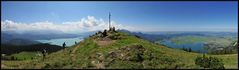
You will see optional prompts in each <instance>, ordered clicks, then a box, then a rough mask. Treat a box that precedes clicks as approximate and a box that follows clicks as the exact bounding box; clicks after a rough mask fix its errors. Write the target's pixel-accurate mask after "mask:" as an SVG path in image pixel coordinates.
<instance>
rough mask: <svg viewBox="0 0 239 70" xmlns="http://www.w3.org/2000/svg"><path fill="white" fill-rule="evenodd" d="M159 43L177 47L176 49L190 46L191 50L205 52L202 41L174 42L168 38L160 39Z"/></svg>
mask: <svg viewBox="0 0 239 70" xmlns="http://www.w3.org/2000/svg"><path fill="white" fill-rule="evenodd" d="M160 43H161V44H163V45H166V46H168V47H171V48H177V49H182V48H187V49H188V48H191V49H192V51H195V52H200V53H207V50H205V49H204V43H202V42H197V43H192V44H176V43H174V42H172V41H170V40H164V41H161V42H160Z"/></svg>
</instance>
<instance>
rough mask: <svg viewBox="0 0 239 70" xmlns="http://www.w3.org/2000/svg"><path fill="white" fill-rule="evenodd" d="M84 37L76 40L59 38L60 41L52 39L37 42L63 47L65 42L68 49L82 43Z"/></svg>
mask: <svg viewBox="0 0 239 70" xmlns="http://www.w3.org/2000/svg"><path fill="white" fill-rule="evenodd" d="M83 39H84V38H83V37H76V38H59V39H50V40H36V41H38V42H41V43H49V44H52V45H59V46H62V44H63V43H64V42H65V43H66V46H67V47H70V46H72V45H75V42H77V43H79V42H80V41H82V40H83Z"/></svg>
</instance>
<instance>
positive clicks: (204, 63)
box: [195, 55, 224, 69]
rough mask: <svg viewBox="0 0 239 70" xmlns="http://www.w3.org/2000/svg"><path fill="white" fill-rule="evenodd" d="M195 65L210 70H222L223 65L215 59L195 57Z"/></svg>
mask: <svg viewBox="0 0 239 70" xmlns="http://www.w3.org/2000/svg"><path fill="white" fill-rule="evenodd" d="M195 64H196V65H199V66H200V67H204V68H212V69H224V64H223V63H222V61H221V60H220V59H218V58H216V57H206V56H205V55H203V57H197V58H196V60H195Z"/></svg>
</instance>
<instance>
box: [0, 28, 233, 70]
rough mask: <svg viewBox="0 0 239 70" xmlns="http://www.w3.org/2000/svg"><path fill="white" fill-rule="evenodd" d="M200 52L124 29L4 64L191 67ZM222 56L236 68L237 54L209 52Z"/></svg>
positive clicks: (31, 66)
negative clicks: (183, 48)
mask: <svg viewBox="0 0 239 70" xmlns="http://www.w3.org/2000/svg"><path fill="white" fill-rule="evenodd" d="M197 56H202V54H200V53H193V52H186V51H183V50H179V49H173V48H168V47H166V46H163V45H160V44H155V43H151V42H149V41H146V40H144V39H141V38H139V37H137V36H132V35H128V34H127V33H124V32H117V31H112V32H110V31H108V32H107V36H104V32H98V33H96V34H95V35H92V36H90V37H89V38H86V39H84V41H82V42H80V43H78V44H76V45H74V46H72V47H70V48H66V49H63V50H60V51H57V52H54V53H51V54H49V55H47V56H46V59H45V60H44V61H43V59H42V58H37V59H33V60H24V61H2V62H1V67H2V68H30V69H31V68H34V69H58V68H63V69H71V68H73V69H78V68H80V69H82V68H83V69H85V68H87V69H91V68H93V69H94V68H106V69H108V68H109V69H115V68H120V69H125V68H126V69H128V68H130V69H139V68H140V69H141V68H146V69H149V68H153V69H154V68H157V69H158V68H163V69H175V68H177V69H185V68H186V69H191V68H202V67H199V66H197V65H195V59H196V57H197ZM207 56H212V57H217V58H220V59H222V61H223V63H224V67H225V68H229V69H231V68H237V66H238V63H237V62H238V59H237V58H238V57H237V56H238V54H227V55H207Z"/></svg>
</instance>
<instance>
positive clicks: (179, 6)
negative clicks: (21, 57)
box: [1, 1, 238, 31]
mask: <svg viewBox="0 0 239 70" xmlns="http://www.w3.org/2000/svg"><path fill="white" fill-rule="evenodd" d="M237 5H238V3H237V1H228V2H227V1H221V2H210V1H207V2H202V1H201V2H196V1H193V2H176V1H175V2H173V1H170V2H166V1H165V2H163V1H159V2H152V1H151V2H144V1H140V2H127V1H126V2H116V1H109V2H104V1H98V2H95V1H89V2H87V1H76V2H75V1H70V2H67V1H62V2H60V1H59V2H55V1H46V2H41V1H39V2H38V1H33V2H25V1H22V2H4V1H3V2H2V6H1V10H2V11H1V12H2V13H1V14H2V16H1V18H2V20H1V22H4V23H6V24H8V23H10V22H8V23H7V22H5V21H6V20H9V21H12V23H16V24H27V25H30V24H34V23H37V22H48V23H53V24H54V25H58V24H62V23H64V22H72V23H73V22H75V23H76V22H77V21H82V20H81V19H82V18H86V20H89V17H88V16H91V17H93V18H94V19H95V20H97V22H98V20H99V23H97V22H96V23H97V25H98V24H101V22H100V19H102V20H103V21H104V22H102V23H106V22H107V21H108V13H109V12H111V14H112V20H113V21H114V23H115V24H117V25H119V24H120V25H123V26H121V27H120V28H124V27H126V28H125V29H127V28H129V30H131V31H237V29H238V27H237V26H238V20H237V19H238V16H237V15H238V13H237V12H238V7H237ZM79 23H80V22H79ZM82 23H83V22H82ZM73 24H74V23H73ZM76 24H77V23H76ZM84 24H90V25H91V23H87V22H85V23H84ZM92 25H94V22H92ZM5 26H6V25H5ZM13 26H15V25H13ZM32 26H36V25H32ZM8 27H11V26H8ZM59 27H60V26H59ZM130 27H132V28H130ZM16 28H17V26H15V29H16ZM18 28H19V27H18ZM90 28H94V27H90ZM5 29H7V27H5ZM86 29H87V28H86ZM10 30H14V28H13V27H12V28H11V29H10ZM82 30H83V29H82Z"/></svg>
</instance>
